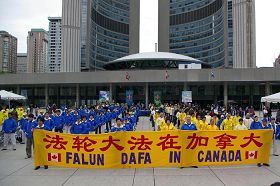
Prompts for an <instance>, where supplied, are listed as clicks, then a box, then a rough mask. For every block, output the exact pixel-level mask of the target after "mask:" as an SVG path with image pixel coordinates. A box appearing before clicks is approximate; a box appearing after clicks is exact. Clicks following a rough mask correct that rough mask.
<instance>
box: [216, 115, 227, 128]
mask: <svg viewBox="0 0 280 186" xmlns="http://www.w3.org/2000/svg"><path fill="white" fill-rule="evenodd" d="M224 119H225V116H224V115H221V119H219V121H218V123H217V127H218V128H220V126H221V124H222V123H223V121H224Z"/></svg>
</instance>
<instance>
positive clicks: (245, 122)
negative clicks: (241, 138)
mask: <svg viewBox="0 0 280 186" xmlns="http://www.w3.org/2000/svg"><path fill="white" fill-rule="evenodd" d="M253 121H254V120H253V119H252V118H251V117H250V114H249V113H247V114H246V116H245V119H244V120H243V122H244V125H245V126H246V127H247V128H248V129H249V128H250V126H251V123H252V122H253Z"/></svg>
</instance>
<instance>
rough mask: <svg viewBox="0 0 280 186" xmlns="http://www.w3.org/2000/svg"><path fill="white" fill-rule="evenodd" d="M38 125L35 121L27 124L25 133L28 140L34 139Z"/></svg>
mask: <svg viewBox="0 0 280 186" xmlns="http://www.w3.org/2000/svg"><path fill="white" fill-rule="evenodd" d="M37 125H38V123H37V122H36V121H35V120H33V121H28V122H27V125H26V130H25V131H24V132H25V135H26V138H28V139H32V138H33V129H34V128H35V127H37Z"/></svg>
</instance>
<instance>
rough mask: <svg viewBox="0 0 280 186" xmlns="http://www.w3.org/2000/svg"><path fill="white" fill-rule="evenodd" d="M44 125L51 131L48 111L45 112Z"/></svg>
mask: <svg viewBox="0 0 280 186" xmlns="http://www.w3.org/2000/svg"><path fill="white" fill-rule="evenodd" d="M44 126H45V128H46V129H47V130H48V131H52V130H53V127H54V124H53V120H52V118H51V117H50V114H49V113H48V112H46V113H45V117H44Z"/></svg>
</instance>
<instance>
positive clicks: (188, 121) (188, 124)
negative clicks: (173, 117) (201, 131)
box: [181, 115, 197, 130]
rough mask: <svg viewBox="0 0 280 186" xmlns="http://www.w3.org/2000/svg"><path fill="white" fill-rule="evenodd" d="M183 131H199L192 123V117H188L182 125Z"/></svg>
mask: <svg viewBox="0 0 280 186" xmlns="http://www.w3.org/2000/svg"><path fill="white" fill-rule="evenodd" d="M181 130H197V128H196V125H195V124H194V123H192V122H191V116H190V115H187V116H186V118H185V123H184V124H183V125H182V127H181Z"/></svg>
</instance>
